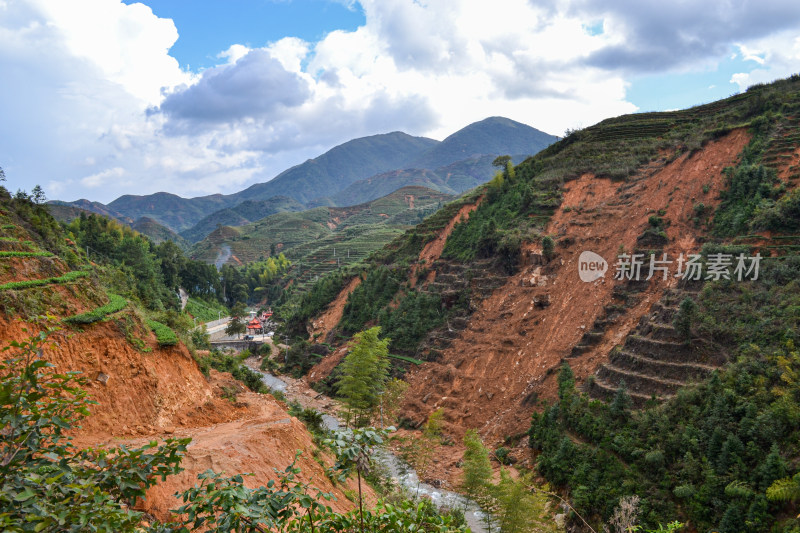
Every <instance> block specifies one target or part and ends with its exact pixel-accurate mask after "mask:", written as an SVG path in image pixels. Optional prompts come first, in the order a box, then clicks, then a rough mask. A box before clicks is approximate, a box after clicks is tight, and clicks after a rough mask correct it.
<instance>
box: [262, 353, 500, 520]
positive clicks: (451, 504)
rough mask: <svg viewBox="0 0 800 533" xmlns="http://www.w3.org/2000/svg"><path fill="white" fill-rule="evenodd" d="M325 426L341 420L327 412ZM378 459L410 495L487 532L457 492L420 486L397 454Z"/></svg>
mask: <svg viewBox="0 0 800 533" xmlns="http://www.w3.org/2000/svg"><path fill="white" fill-rule="evenodd" d="M250 369H251V370H253V371H255V372H258V373H259V374H261V381H262V382H263V383H264V385H266V386H267V387H269V388H270V390H274V391H280V392H282V393H284V394H286V392H287V384H286V382H285V381H283V380H282V379H280V378H278V377H276V376H273V375H272V374H270V373H268V372H264V371H263V370H258V369H256V368H253V367H250ZM322 423H323V425H324V426H325V429H327V430H329V431H336V430H338V429H340V428H341V423H340V422H339V419H338V418H336V417H335V416H332V415H330V414H327V413H324V414H323V415H322ZM376 460H377V461H378V463H380V464H381V465H382V466H383V467H384V468H385V469H386V470H387V471H388V472H389V475H390V476H391V478H392V479H393V480H394V481H395V482H397V483H398V485H400V486H402V487H404V488H405V489H406V490H407V491H408V492H409V493H411V494H418V495H419V496H426V497H428V498H430V500H431V501H432V502H433V503H434V504H435V505H436V506H438V507H440V508H441V507H447V508H451V509H455V508H459V509H462V510H465V512H464V518H465V519H466V521H467V525H468V526H469V528H470V529H471V530H472V531H473V533H484V532H485V531H486V527H485V521H484V518H483V517H484V515H483V513H482V512H481V511H480V510H479V509H478V505H477V504H476V503H475V502H473V501H471V500H469V499H467V498H466V497H464V496H462V495H461V494H458V493H456V492H452V491H449V490H445V489H437V488H436V487H434V486H433V485H429V484H427V483H421V482H420V481H419V478H418V477H417V473H416V472H415V471H414V469H413V468H411V467H409V466H408V465H407V464H406V463H405V462H404V461H403V460H402V459H400V458H399V457H397V455H395V454H394V453H392V452H391V451H389V450H387V449H385V448H384V449H381V450H380V451H379V452H378V453H377V454H376Z"/></svg>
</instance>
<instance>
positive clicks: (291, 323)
mask: <svg viewBox="0 0 800 533" xmlns="http://www.w3.org/2000/svg"><path fill="white" fill-rule="evenodd" d="M346 281H349V280H346V279H345V277H344V276H343V274H342V273H341V272H338V271H337V272H333V273H331V274H328V275H327V276H324V277H323V278H321V279H320V280H319V281H317V282H316V283H314V285H312V286H311V288H310V289H309V290H308V291H306V292H304V293H300V294H299V295H298V296H297V297H295V298H293V299H292V300H290V301H289V302H287V303H286V304H285V305H284V306H283V307H282V308H281V309H279V311H278V313H279V315H280V316H281V318H283V319H284V323H285V328H286V331H287V333H288V334H289V335H290V336H292V337H306V336H307V335H308V332H307V331H306V323H307V322H308V321H309V320H310V319H311V317H314V316H316V315H318V314H319V313H320V312H321V311H322V310H323V309H324V308H325V306H327V305H328V304H329V303H330V302H332V301H333V299H334V298H336V296H337V295H338V294H339V292H340V291H341V290H342V288H343V287H344V285H345V282H346Z"/></svg>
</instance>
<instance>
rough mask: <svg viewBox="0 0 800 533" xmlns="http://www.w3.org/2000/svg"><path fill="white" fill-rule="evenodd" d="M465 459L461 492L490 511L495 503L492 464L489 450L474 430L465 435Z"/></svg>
mask: <svg viewBox="0 0 800 533" xmlns="http://www.w3.org/2000/svg"><path fill="white" fill-rule="evenodd" d="M464 448H465V449H464V459H463V461H462V465H463V466H462V469H463V472H464V474H463V476H464V477H463V480H462V481H461V490H463V491H464V493H465V494H466V495H467V497H469V498H470V499H471V500H473V501H475V502H476V503H477V504H478V505H479V506H480V507H481V508H482V509H484V510H485V511H488V510H490V509H491V507H492V505H493V502H492V498H491V494H490V490H489V489H490V484H491V481H492V464H491V462H490V461H489V449H488V448H486V447H485V446H484V445H483V441H482V440H481V438H480V435H478V432H477V431H476V430H474V429H470V430H467V432H466V433H465V434H464Z"/></svg>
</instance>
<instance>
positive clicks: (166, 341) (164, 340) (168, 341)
mask: <svg viewBox="0 0 800 533" xmlns="http://www.w3.org/2000/svg"><path fill="white" fill-rule="evenodd" d="M147 326H148V327H149V328H150V329H152V330H153V333H155V334H156V340H158V345H159V346H175V345H176V344H178V336H177V335H175V332H174V331H172V329H170V328H169V327H167V326H165V325H164V324H162V323H161V322H158V321H156V320H147Z"/></svg>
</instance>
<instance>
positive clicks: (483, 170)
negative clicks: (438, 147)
mask: <svg viewBox="0 0 800 533" xmlns="http://www.w3.org/2000/svg"><path fill="white" fill-rule="evenodd" d="M495 157H497V156H496V155H494V154H492V155H484V156H480V157H477V158H474V159H466V160H464V161H457V162H455V163H452V164H450V165H447V166H444V167H439V168H437V169H435V170H429V169H406V170H392V171H390V172H384V173H383V174H377V175H375V176H371V177H369V178H367V179H363V180H359V181H357V182H355V183H353V184H352V185H350V186H349V187H347V188H346V189H344V190H343V191H340V192H338V193H336V194H335V195H333V196H332V197H330V198H322V199H319V200H317V201H315V204H316V203H317V202H319V205H328V204H330V205H353V204H358V203H362V202H368V201H370V200H374V199H375V198H380V197H381V196H384V195H387V194H389V193H391V192H392V191H396V190H397V189H400V188H401V187H409V186H419V187H428V188H429V189H433V190H435V191H440V192H443V193H446V194H454V195H457V194H461V193H462V192H464V191H468V190H469V189H472V188H474V187H477V186H478V185H480V184H481V183H485V182H486V181H488V180H489V178H491V177H492V175H493V174H494V172H495V171H496V169H495V168H494V167H492V161H494V159H495ZM526 157H527V156H526V155H515V156H512V158H511V159H512V161H513V162H514V163H515V164H517V163H520V162H522V161H523V160H524V159H525V158H526Z"/></svg>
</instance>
